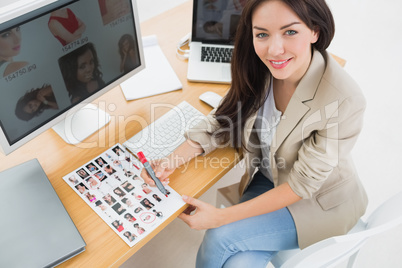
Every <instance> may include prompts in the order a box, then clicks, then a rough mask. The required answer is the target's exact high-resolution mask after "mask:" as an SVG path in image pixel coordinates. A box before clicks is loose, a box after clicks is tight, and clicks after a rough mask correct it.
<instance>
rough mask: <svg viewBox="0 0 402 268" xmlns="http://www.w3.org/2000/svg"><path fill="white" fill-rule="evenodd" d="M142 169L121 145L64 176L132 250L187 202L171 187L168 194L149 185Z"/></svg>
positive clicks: (167, 188) (167, 187) (168, 188)
mask: <svg viewBox="0 0 402 268" xmlns="http://www.w3.org/2000/svg"><path fill="white" fill-rule="evenodd" d="M142 168H143V166H142V164H141V162H140V161H138V160H137V159H136V158H134V157H133V156H132V155H131V154H130V153H129V152H128V151H126V150H125V148H124V147H123V146H122V145H121V144H116V145H115V146H113V147H111V148H110V149H108V150H107V151H105V152H103V153H102V154H101V155H99V156H97V157H95V158H94V159H93V160H91V161H89V162H88V163H86V164H84V165H83V166H81V167H79V168H77V169H76V170H74V171H72V172H71V173H69V174H67V175H66V176H64V177H63V179H64V180H65V181H66V183H67V184H68V185H70V186H71V188H72V189H73V190H74V191H75V192H76V193H77V194H78V195H79V196H81V198H82V199H83V200H84V201H85V203H87V204H88V205H89V206H90V207H91V208H92V209H93V210H94V211H95V212H96V213H97V214H98V215H99V216H100V217H101V218H102V219H103V220H104V221H105V222H106V224H108V225H109V226H110V227H111V228H112V230H113V231H114V232H115V233H116V234H117V235H118V236H120V237H121V238H122V239H123V240H124V241H125V242H126V243H127V244H128V245H129V246H130V247H132V246H134V245H135V244H136V243H138V242H139V241H141V240H142V239H143V238H144V237H145V236H147V234H149V233H151V232H152V231H153V230H154V229H155V228H156V227H157V226H159V225H160V224H161V223H162V222H163V221H164V220H165V219H167V218H169V217H170V216H171V215H172V214H173V213H175V212H176V211H177V210H178V209H180V208H181V207H182V206H183V205H185V202H184V201H183V200H182V199H181V196H180V195H179V194H178V193H177V192H175V191H174V190H173V189H172V188H171V187H169V186H165V188H166V190H167V195H166V196H165V195H164V194H162V193H161V192H160V191H159V189H158V188H156V187H151V186H149V185H148V184H146V183H145V182H144V181H143V179H142V178H141V176H140V173H141V170H142Z"/></svg>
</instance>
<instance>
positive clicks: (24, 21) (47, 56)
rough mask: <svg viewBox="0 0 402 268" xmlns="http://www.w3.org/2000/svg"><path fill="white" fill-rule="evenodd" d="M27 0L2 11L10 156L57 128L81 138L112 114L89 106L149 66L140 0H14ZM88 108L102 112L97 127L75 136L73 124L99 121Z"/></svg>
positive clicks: (1, 131)
mask: <svg viewBox="0 0 402 268" xmlns="http://www.w3.org/2000/svg"><path fill="white" fill-rule="evenodd" d="M2 1H3V0H2ZM7 1H8V0H6V2H5V3H7ZM24 1H25V2H27V3H26V5H23V6H20V7H19V8H14V10H8V11H7V9H3V10H6V12H5V13H4V12H3V13H2V12H1V11H0V145H1V146H0V147H1V149H2V151H3V152H4V153H5V154H8V153H10V152H12V151H13V150H15V149H17V148H18V147H20V146H22V145H23V144H24V143H26V142H27V141H29V140H31V139H33V138H34V137H36V136H37V135H39V134H40V133H42V132H43V131H45V130H47V129H49V128H51V127H54V129H55V130H56V132H57V133H58V134H59V135H60V136H62V137H63V138H64V139H65V140H66V141H67V142H68V143H72V144H74V143H78V142H80V140H81V139H83V138H85V137H86V136H88V135H90V134H91V133H93V131H96V130H97V128H98V127H102V126H103V125H105V124H107V122H108V120H109V118H110V117H109V116H108V115H107V114H106V113H104V112H103V111H101V113H100V114H99V111H98V110H97V109H94V108H93V107H92V106H85V105H86V104H88V103H90V102H92V101H93V100H94V99H95V98H97V97H99V96H101V95H102V94H104V93H105V92H106V91H108V90H110V89H112V88H114V87H116V86H117V85H119V84H120V83H121V82H122V81H124V80H126V79H128V78H130V77H131V76H132V75H134V74H135V73H137V72H139V71H140V70H142V69H143V68H144V67H145V59H144V55H143V48H142V39H141V33H140V24H139V19H138V12H137V5H136V0H58V1H54V0H30V1H29V2H30V4H31V6H29V5H28V1H27V0H12V1H10V3H11V2H13V3H14V4H15V3H22V2H24ZM0 5H1V4H0ZM24 8H25V9H27V8H28V9H29V10H24ZM0 9H1V8H0ZM13 12H14V13H15V14H16V15H14V16H13V14H14V13H13ZM95 108H97V107H95ZM88 113H89V114H90V116H91V114H92V116H95V119H96V120H95V121H96V124H95V125H92V126H90V127H95V129H90V130H85V131H84V133H83V134H82V135H84V136H82V137H81V136H80V135H81V134H77V135H78V136H79V137H76V136H77V135H75V134H76V132H74V131H75V129H74V127H77V126H78V128H83V129H84V128H85V127H88V125H91V124H88V122H91V121H93V120H88V119H84V120H82V118H81V116H84V117H86V116H87V114H88ZM67 116H69V117H67ZM71 118H72V119H71ZM71 120H73V121H74V122H76V123H74V122H73V121H71ZM98 121H101V122H100V123H98ZM77 122H78V123H77ZM56 124H57V126H56ZM65 127H66V129H65ZM71 134H72V135H71Z"/></svg>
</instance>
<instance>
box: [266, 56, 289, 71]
mask: <svg viewBox="0 0 402 268" xmlns="http://www.w3.org/2000/svg"><path fill="white" fill-rule="evenodd" d="M291 60H292V58H290V59H287V60H270V61H269V63H270V64H271V66H272V67H274V68H275V69H283V68H285V67H286V66H287V65H288V64H289V62H290V61H291Z"/></svg>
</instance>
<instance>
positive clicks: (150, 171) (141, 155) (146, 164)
mask: <svg viewBox="0 0 402 268" xmlns="http://www.w3.org/2000/svg"><path fill="white" fill-rule="evenodd" d="M138 157H139V158H140V161H141V163H142V164H143V165H144V168H145V170H146V171H147V172H148V174H149V176H151V178H152V179H153V180H154V182H155V184H156V187H158V189H159V191H161V192H162V194H164V195H165V196H167V191H166V189H165V187H163V184H162V183H161V181H160V180H159V179H158V178H157V177H156V175H155V172H154V170H153V169H152V167H151V165H150V164H149V162H148V160H147V159H146V158H145V155H144V153H143V152H139V153H138Z"/></svg>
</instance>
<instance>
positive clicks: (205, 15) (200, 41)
mask: <svg viewBox="0 0 402 268" xmlns="http://www.w3.org/2000/svg"><path fill="white" fill-rule="evenodd" d="M245 3H246V0H230V1H228V0H194V2H193V21H192V31H191V42H190V53H189V59H188V70H187V80H189V81H191V82H205V83H230V82H231V80H232V79H231V71H230V60H231V55H232V51H233V43H234V37H235V33H236V29H237V24H238V22H239V19H240V15H241V12H242V10H243V7H244V5H245Z"/></svg>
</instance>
